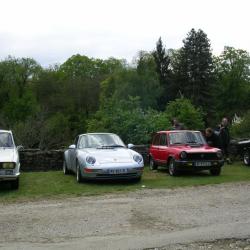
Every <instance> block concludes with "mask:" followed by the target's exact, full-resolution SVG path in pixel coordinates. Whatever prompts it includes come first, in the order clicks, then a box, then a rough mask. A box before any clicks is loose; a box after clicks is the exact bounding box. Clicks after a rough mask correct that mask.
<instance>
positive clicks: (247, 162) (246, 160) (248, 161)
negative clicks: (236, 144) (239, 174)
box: [243, 152, 250, 166]
mask: <svg viewBox="0 0 250 250" xmlns="http://www.w3.org/2000/svg"><path fill="white" fill-rule="evenodd" d="M243 161H244V164H245V165H247V166H249V165H250V156H249V153H248V152H245V153H244V156H243Z"/></svg>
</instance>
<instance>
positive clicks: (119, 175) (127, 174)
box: [96, 173, 138, 179]
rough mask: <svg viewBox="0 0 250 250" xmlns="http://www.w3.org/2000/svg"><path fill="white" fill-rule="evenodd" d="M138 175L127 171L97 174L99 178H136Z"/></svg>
mask: <svg viewBox="0 0 250 250" xmlns="http://www.w3.org/2000/svg"><path fill="white" fill-rule="evenodd" d="M134 177H138V175H137V173H126V174H97V175H96V178H98V179H122V178H124V179H125V178H134Z"/></svg>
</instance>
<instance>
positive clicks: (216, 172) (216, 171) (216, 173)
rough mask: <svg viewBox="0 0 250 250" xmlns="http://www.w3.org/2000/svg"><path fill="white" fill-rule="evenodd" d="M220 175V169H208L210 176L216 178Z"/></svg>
mask: <svg viewBox="0 0 250 250" xmlns="http://www.w3.org/2000/svg"><path fill="white" fill-rule="evenodd" d="M220 173H221V167H217V168H212V169H210V174H211V175H213V176H218V175H220Z"/></svg>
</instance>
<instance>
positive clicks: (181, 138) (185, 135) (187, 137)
mask: <svg viewBox="0 0 250 250" xmlns="http://www.w3.org/2000/svg"><path fill="white" fill-rule="evenodd" d="M169 143H170V144H172V145H173V144H206V143H205V140H204V138H203V136H202V134H201V133H200V132H193V131H182V132H172V133H170V134H169Z"/></svg>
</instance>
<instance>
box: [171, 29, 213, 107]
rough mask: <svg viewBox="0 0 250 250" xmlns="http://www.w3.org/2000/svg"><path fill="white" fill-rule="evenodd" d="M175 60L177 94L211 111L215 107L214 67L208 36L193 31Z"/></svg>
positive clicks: (201, 32) (184, 41) (200, 31)
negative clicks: (213, 99) (213, 100)
mask: <svg viewBox="0 0 250 250" xmlns="http://www.w3.org/2000/svg"><path fill="white" fill-rule="evenodd" d="M174 59H175V60H176V61H175V62H173V63H172V65H173V71H174V72H173V73H174V75H175V76H174V78H175V85H176V86H175V89H176V94H178V92H180V93H181V94H182V95H183V96H184V97H186V98H189V99H190V100H191V101H192V103H193V104H194V105H196V106H198V107H202V108H203V110H204V111H210V110H211V108H212V107H213V105H212V103H211V101H212V89H213V85H214V74H213V68H214V66H213V60H212V53H211V48H210V42H209V40H208V38H207V35H206V34H205V33H204V32H203V31H202V30H198V31H195V30H194V29H192V30H191V31H190V32H189V33H188V35H187V37H186V39H184V40H183V47H182V48H181V49H180V50H179V51H178V53H176V55H175V57H174Z"/></svg>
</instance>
